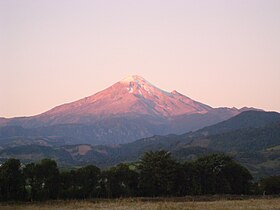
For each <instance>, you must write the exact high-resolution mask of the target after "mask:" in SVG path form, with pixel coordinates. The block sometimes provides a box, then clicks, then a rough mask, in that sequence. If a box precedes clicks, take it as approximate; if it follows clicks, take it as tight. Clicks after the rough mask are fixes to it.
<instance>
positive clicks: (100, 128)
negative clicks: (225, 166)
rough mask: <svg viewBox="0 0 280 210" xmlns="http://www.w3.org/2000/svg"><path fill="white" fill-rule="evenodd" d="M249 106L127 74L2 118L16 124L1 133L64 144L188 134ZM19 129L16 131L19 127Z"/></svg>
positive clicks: (5, 123)
mask: <svg viewBox="0 0 280 210" xmlns="http://www.w3.org/2000/svg"><path fill="white" fill-rule="evenodd" d="M244 110H245V109H240V110H238V109H236V108H212V107H210V106H208V105H205V104H202V103H200V102H197V101H195V100H192V99H191V98H189V97H187V96H184V95H182V94H180V93H178V92H177V91H172V92H166V91H163V90H161V89H159V88H157V87H155V86H154V85H152V84H151V83H150V82H148V81H146V80H145V79H144V78H142V77H140V76H136V75H134V76H129V77H127V78H125V79H123V80H121V81H119V82H117V83H115V84H114V85H112V86H111V87H109V88H107V89H105V90H103V91H100V92H98V93H96V94H94V95H92V96H89V97H86V98H83V99H80V100H78V101H75V102H72V103H68V104H64V105H61V106H57V107H55V108H53V109H51V110H49V111H47V112H45V113H42V114H39V115H36V116H32V117H18V118H11V119H4V118H1V119H0V126H1V127H2V128H3V127H5V126H17V127H16V128H13V129H11V128H10V130H12V132H10V133H7V132H5V134H3V132H1V129H2V128H0V140H1V139H5V138H7V137H11V136H13V135H14V136H22V135H23V134H22V133H24V136H25V137H28V138H34V137H42V138H50V137H51V138H53V137H57V138H59V139H63V140H64V141H65V143H66V144H80V143H90V144H93V145H96V144H120V143H126V142H132V141H134V140H136V139H140V138H145V137H149V136H153V135H166V134H169V133H175V134H180V133H185V132H188V131H194V130H197V129H200V128H203V127H205V126H209V125H212V124H215V123H218V122H221V121H223V120H226V119H229V118H231V117H232V116H235V115H237V114H239V113H241V112H242V111H244ZM16 131H18V133H17V132H16Z"/></svg>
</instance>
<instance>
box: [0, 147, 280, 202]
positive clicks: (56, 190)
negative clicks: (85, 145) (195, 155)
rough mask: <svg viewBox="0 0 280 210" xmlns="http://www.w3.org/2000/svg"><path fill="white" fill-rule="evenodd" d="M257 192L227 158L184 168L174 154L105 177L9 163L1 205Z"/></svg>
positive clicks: (48, 163) (88, 170)
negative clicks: (60, 200) (253, 190)
mask: <svg viewBox="0 0 280 210" xmlns="http://www.w3.org/2000/svg"><path fill="white" fill-rule="evenodd" d="M275 183H276V184H278V185H279V177H276V178H274V177H272V178H270V179H268V178H267V179H263V180H261V181H260V184H259V186H260V187H259V188H258V189H257V190H255V192H260V191H262V190H263V191H266V192H267V193H271V194H273V193H279V187H278V188H275V187H274V188H273V186H274V185H275ZM251 186H253V185H252V176H251V174H250V173H249V171H248V170H247V169H246V168H244V167H243V166H241V165H239V164H238V163H236V162H235V161H233V160H232V159H231V158H230V157H228V156H226V155H223V154H213V155H209V156H204V157H202V158H199V159H197V160H195V161H192V162H185V163H179V162H177V161H176V160H174V159H173V158H172V157H171V155H170V153H169V152H166V151H156V152H153V151H151V152H147V153H145V154H144V155H143V156H142V157H141V159H140V160H139V162H136V163H133V164H123V163H122V164H119V165H117V166H114V167H112V168H110V169H107V170H104V171H101V170H100V169H99V168H97V167H96V166H93V165H88V166H85V167H82V168H79V169H76V170H67V171H59V169H58V166H57V164H56V162H55V161H54V160H50V159H44V160H42V161H41V162H39V163H30V164H27V165H22V164H21V163H20V161H19V160H16V159H9V160H8V161H6V162H5V163H4V164H3V165H2V166H1V167H0V199H1V201H12V200H28V201H33V200H48V199H87V198H97V197H99V198H100V197H103V198H115V197H133V196H185V195H202V194H248V193H251V192H250V189H253V188H251ZM254 186H256V185H254Z"/></svg>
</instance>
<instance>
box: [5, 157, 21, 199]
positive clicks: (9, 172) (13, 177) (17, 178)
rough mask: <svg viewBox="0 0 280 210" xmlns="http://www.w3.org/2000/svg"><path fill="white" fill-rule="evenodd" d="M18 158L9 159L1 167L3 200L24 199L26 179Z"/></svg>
mask: <svg viewBox="0 0 280 210" xmlns="http://www.w3.org/2000/svg"><path fill="white" fill-rule="evenodd" d="M20 167H21V164H20V161H19V160H17V159H13V158H12V159H9V160H7V161H6V162H5V163H4V164H3V165H2V166H1V167H0V198H1V200H2V201H9V200H23V199H24V198H25V181H24V177H23V174H22V171H21V169H20Z"/></svg>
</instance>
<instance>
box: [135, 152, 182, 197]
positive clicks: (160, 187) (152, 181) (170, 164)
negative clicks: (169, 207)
mask: <svg viewBox="0 0 280 210" xmlns="http://www.w3.org/2000/svg"><path fill="white" fill-rule="evenodd" d="M138 169H139V172H140V177H139V187H140V189H141V190H142V193H143V195H144V196H162V195H163V196H164V195H171V194H172V193H173V190H174V186H175V180H176V170H177V169H178V164H177V162H176V161H175V160H173V159H172V158H171V155H170V153H169V152H167V151H163V150H162V151H157V152H152V151H151V152H146V153H145V154H144V155H143V157H142V158H141V159H140V163H139V166H138Z"/></svg>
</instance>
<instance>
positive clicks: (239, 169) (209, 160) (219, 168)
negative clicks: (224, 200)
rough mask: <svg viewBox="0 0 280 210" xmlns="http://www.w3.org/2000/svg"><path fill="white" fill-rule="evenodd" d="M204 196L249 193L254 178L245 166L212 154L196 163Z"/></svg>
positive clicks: (221, 155)
mask: <svg viewBox="0 0 280 210" xmlns="http://www.w3.org/2000/svg"><path fill="white" fill-rule="evenodd" d="M195 165H196V166H197V167H198V170H199V175H200V183H201V192H202V194H216V193H218V194H223V193H227V194H228V193H229V194H244V193H249V189H250V184H251V180H252V176H251V174H250V172H249V171H248V170H247V169H246V168H244V167H243V166H241V165H239V164H237V163H236V162H235V161H233V160H232V158H231V157H229V156H226V155H224V154H212V155H209V156H206V157H202V158H199V159H198V160H197V161H195Z"/></svg>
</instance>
